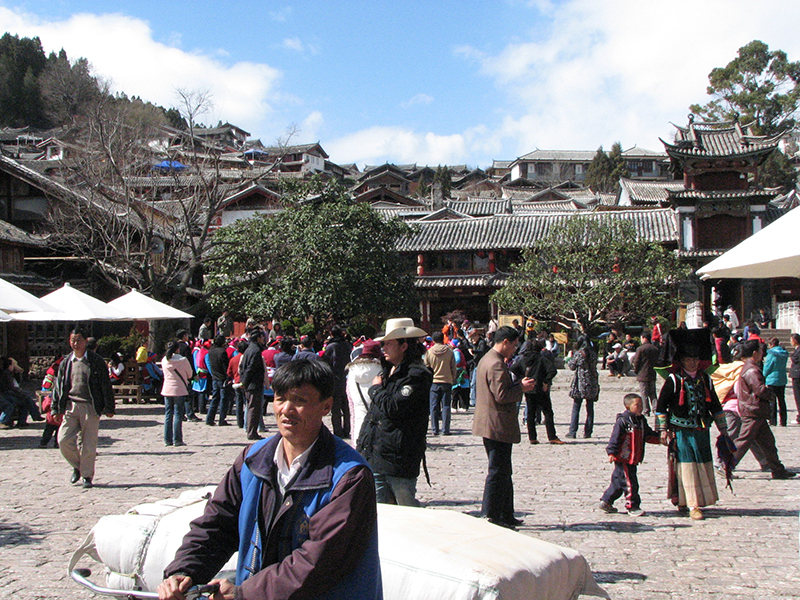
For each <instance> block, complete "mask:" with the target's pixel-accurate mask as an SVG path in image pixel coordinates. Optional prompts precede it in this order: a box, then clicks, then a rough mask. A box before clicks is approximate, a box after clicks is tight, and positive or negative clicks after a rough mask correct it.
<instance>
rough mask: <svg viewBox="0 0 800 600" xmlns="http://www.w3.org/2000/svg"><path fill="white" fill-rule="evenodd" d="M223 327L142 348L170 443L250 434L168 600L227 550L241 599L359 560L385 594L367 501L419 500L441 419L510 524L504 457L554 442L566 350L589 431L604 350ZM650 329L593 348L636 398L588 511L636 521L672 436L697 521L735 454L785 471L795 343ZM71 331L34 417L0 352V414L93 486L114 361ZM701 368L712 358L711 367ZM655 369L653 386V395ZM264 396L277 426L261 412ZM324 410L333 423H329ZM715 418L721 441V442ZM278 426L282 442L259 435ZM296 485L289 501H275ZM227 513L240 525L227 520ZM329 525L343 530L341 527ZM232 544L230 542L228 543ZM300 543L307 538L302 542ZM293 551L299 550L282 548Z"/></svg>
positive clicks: (339, 579) (521, 339) (371, 586)
mask: <svg viewBox="0 0 800 600" xmlns="http://www.w3.org/2000/svg"><path fill="white" fill-rule="evenodd" d="M228 319H229V316H228V315H227V314H224V315H223V316H222V317H220V320H218V321H217V322H216V324H215V323H214V321H213V320H211V319H204V322H203V325H202V327H201V328H200V330H199V331H198V335H197V337H196V338H195V339H194V340H192V339H191V337H190V335H189V332H188V331H186V330H180V331H178V332H176V335H175V336H174V339H171V340H170V341H169V342H168V343H167V346H166V348H165V353H164V355H163V358H161V360H157V358H156V357H153V356H150V357H146V358H145V360H146V364H151V365H155V366H157V367H158V369H156V370H153V373H154V375H153V377H152V378H151V381H150V383H151V384H152V385H156V386H158V388H159V389H158V394H159V396H160V397H163V401H164V432H163V439H164V444H166V445H167V446H183V445H185V444H186V442H185V440H184V432H183V423H184V422H185V421H197V422H203V423H205V426H208V427H219V426H226V425H228V424H229V419H231V420H232V418H234V417H235V424H236V425H237V426H238V427H239V428H241V429H242V430H243V434H244V436H245V437H246V438H247V440H248V441H251V442H253V443H252V444H250V445H248V447H247V448H246V449H245V450H244V452H243V453H242V454H241V456H240V457H239V458H238V459H237V461H236V462H235V463H234V465H233V466H232V467H231V470H230V471H229V472H228V474H227V475H226V477H225V479H224V480H223V482H222V483H221V484H220V487H219V488H218V490H217V492H216V493H215V495H214V497H213V498H212V500H211V501H210V502H209V504H208V507H207V509H206V513H205V515H204V516H203V517H202V518H201V519H199V520H197V521H195V522H194V523H193V524H192V531H191V532H190V534H189V535H187V537H186V538H185V540H184V543H183V545H182V546H181V549H180V550H179V551H178V554H177V556H176V559H175V561H174V562H173V563H172V564H171V565H170V566H169V567H168V568H167V570H166V572H165V581H164V583H163V584H162V586H161V588H160V594H161V597H162V598H165V599H167V598H170V599H172V598H174V599H180V598H181V596H182V594H183V591H185V590H186V588H187V586H188V585H191V583H192V582H199V581H207V580H208V579H209V578H210V577H211V576H213V574H214V573H215V572H216V570H217V568H216V567H217V565H219V566H221V565H222V564H223V563H224V562H225V561H226V560H227V558H228V557H229V556H230V554H232V553H233V552H234V551H236V550H237V549H238V550H239V552H240V564H239V567H238V569H237V576H236V581H235V582H219V584H220V586H221V590H224V591H225V593H226V594H232V595H235V594H239V596H237V597H247V596H246V595H242V592H241V590H243V589H246V588H252V589H256V588H257V589H259V590H267V591H269V590H272V591H274V590H282V591H288V592H292V591H293V590H295V589H306V590H308V589H313V590H314V591H315V592H320V591H331V590H332V589H334V588H336V586H337V585H339V584H343V583H344V582H350V583H349V584H352V581H351V579H350V578H351V577H352V574H353V573H354V571H352V570H351V569H354V568H357V565H361V566H360V567H358V568H363V569H366V571H364V572H366V573H369V574H370V576H369V577H367V578H366V579H363V580H362V579H359V585H362V586H364V587H363V590H362V591H363V596H361V597H365V598H367V597H379V593H376V584H377V583H376V582H379V581H380V572H379V567H377V566H376V564H375V557H376V554H374V551H375V546H374V544H375V538H374V533H375V531H376V529H375V503H376V502H379V503H391V504H400V505H406V506H419V502H418V500H417V497H416V495H417V488H416V486H417V480H418V478H419V476H420V474H422V473H424V475H425V477H426V479H428V472H427V467H426V460H425V456H426V449H427V445H428V436H439V435H441V436H449V435H452V434H453V431H452V429H451V421H452V414H453V412H454V411H456V412H458V411H462V412H469V411H473V412H474V415H473V420H472V434H473V435H475V436H477V437H479V438H481V439H482V443H483V446H484V449H485V452H486V457H487V470H486V477H485V481H484V490H483V498H482V514H483V516H484V517H485V518H487V519H488V520H489V521H490V522H491V523H494V524H496V525H499V526H501V527H506V528H511V529H514V528H516V527H517V526H519V525H520V524H521V523H522V521H521V520H520V519H518V518H517V516H516V514H515V510H514V486H513V480H512V473H513V468H512V448H513V445H514V444H516V443H519V442H520V441H521V439H522V435H521V428H520V420H522V423H523V425H524V426H526V427H527V434H528V435H527V437H528V442H529V443H530V444H538V443H540V441H539V438H538V436H537V430H536V427H537V425H539V424H542V423H543V424H544V428H545V431H546V434H547V441H548V442H549V443H550V444H557V445H563V444H565V441H562V440H561V439H560V438H559V437H558V435H557V433H556V429H555V418H554V414H553V406H552V399H551V397H550V391H551V386H552V383H553V380H554V378H555V377H556V376H557V373H558V370H557V368H556V364H557V361H560V359H561V358H562V356H561V355H562V353H564V352H565V351H566V352H565V354H566V355H565V356H563V359H564V360H565V366H566V367H567V369H569V370H570V371H571V372H572V374H571V376H570V377H571V385H570V387H569V397H570V398H571V399H572V412H571V416H570V424H569V430H568V432H567V433H566V436H565V437H566V438H567V439H574V438H575V437H577V434H578V431H579V423H580V420H581V412H582V410H585V415H586V416H585V420H584V424H583V429H582V434H583V437H586V438H588V437H591V436H592V435H593V433H594V431H593V428H594V403H595V402H596V401H597V400H598V398H599V393H600V379H599V376H598V366H600V368H601V369H602V368H603V367H602V363H603V361H602V358H601V357H600V353H599V352H598V344H597V342H596V341H595V340H593V339H591V338H589V336H586V335H579V336H577V338H576V339H575V341H574V342H573V343H572V344H563V343H559V342H558V341H557V338H556V336H555V335H553V334H552V333H548V332H544V331H538V332H537V331H534V329H533V327H532V326H527V327H524V328H523V327H521V326H520V324H519V323H518V322H515V323H512V325H507V326H499V324H497V323H496V322H491V323H489V324H488V326H487V327H486V328H479V327H476V326H475V325H474V324H472V323H470V322H469V321H462V322H461V323H456V322H455V321H452V320H450V321H448V322H447V323H445V324H444V326H443V327H442V329H441V330H438V329H437V330H435V331H432V332H430V335H429V333H428V332H426V331H424V330H423V329H421V328H419V327H417V326H415V324H414V322H413V320H412V319H408V318H396V319H389V320H388V321H386V323H385V328H384V331H383V332H381V335H379V336H378V337H375V338H374V339H370V338H359V339H355V340H353V339H350V337H349V336H348V335H347V332H346V330H345V329H343V328H342V327H339V326H333V327H331V328H330V330H329V331H328V334H327V336H323V335H322V334H314V335H308V336H301V337H300V339H298V340H295V339H294V338H292V337H291V336H289V335H285V333H284V332H283V331H281V329H280V327H279V325H278V324H274V325H273V326H271V327H268V328H265V327H262V326H259V325H258V324H255V323H249V324H248V327H247V329H246V331H245V333H244V334H243V335H241V336H238V337H236V336H233V324H232V322H231V323H229V322H228ZM215 325H216V327H215ZM651 325H652V326H651V328H649V329H647V330H645V331H643V332H642V334H641V335H640V336H639V337H638V339H635V338H634V337H633V336H631V335H630V334H620V333H619V332H611V333H610V334H609V335H608V336H607V337H606V340H605V341H606V348H608V349H609V351H608V352H607V353H605V359H606V368H608V369H609V370H610V371H612V374H614V375H619V373H618V372H617V370H618V369H619V368H620V367H619V366H614V365H615V364H616V363H617V361H619V360H620V356H621V354H620V353H619V350H620V348H623V349H625V351H626V352H627V353H628V356H627V357H626V363H625V364H627V367H626V369H625V370H624V371H622V373H624V374H627V373H630V374H631V375H633V376H635V377H636V380H637V383H638V386H639V393H629V394H626V395H624V397H623V398H622V405H623V406H622V408H623V411H622V412H621V413H620V414H619V415H618V416H617V418H616V421H615V424H614V427H613V431H612V434H611V438H610V440H609V443H608V446H607V448H606V453H607V456H608V461H609V462H610V463H612V464H613V465H614V469H613V473H612V475H611V483H610V485H609V487H608V488H607V489H606V490H605V492H604V493H603V495H602V497H601V499H600V504H599V508H600V510H602V511H604V512H606V513H616V512H618V509H617V508H615V507H614V503H615V502H616V501H617V500H618V499H619V498H621V497H624V499H625V508H626V510H627V513H628V514H629V515H631V516H634V517H636V516H639V515H641V514H643V510H642V507H641V496H640V494H639V489H638V488H639V485H638V477H637V468H638V466H639V465H640V464H641V462H642V460H643V458H644V449H645V444H646V443H652V444H662V445H665V446H667V450H666V456H667V458H668V460H667V465H668V468H667V472H666V476H667V480H668V486H667V488H668V497H669V499H670V500H671V501H672V502H673V504H674V505H675V506H676V507H677V508H678V510H679V511H680V512H682V513H686V514H688V515H689V516H690V517H691V518H692V519H702V518H703V509H704V508H705V507H708V506H712V505H713V504H715V503H716V502H717V500H718V491H717V482H716V480H717V479H719V478H723V479H728V480H729V479H730V478H732V477H734V475H733V471H734V470H735V468H736V466H737V464H738V463H739V462H740V461H741V459H742V457H743V456H744V454H745V453H746V452H747V451H748V450H752V452H753V455H754V457H755V458H756V459H757V460H758V461H759V463H760V464H761V466H762V468H763V469H764V470H767V471H770V472H771V474H772V477H773V478H774V479H787V478H791V477H793V476H794V475H795V473H793V472H791V471H789V470H788V469H786V467H785V466H784V465H783V463H782V462H781V461H780V459H779V457H778V451H777V448H776V445H775V438H774V436H773V435H772V432H771V429H770V425H771V424H772V425H775V424H778V423H779V424H780V425H782V426H785V425H786V420H787V409H786V403H785V387H786V385H787V384H788V379H789V378H791V379H792V385H793V386H794V389H795V398H800V394H798V385H800V336H798V335H797V334H795V335H793V336H792V346H793V352H792V353H791V354H790V353H789V352H787V351H786V350H785V349H783V348H782V347H781V345H780V342H779V341H778V340H776V339H774V340H770V343H769V348H767V344H765V343H764V340H762V339H761V338H760V336H759V333H760V330H759V329H758V328H757V325H753V324H749V323H748V324H747V325H746V330H747V339H744V340H737V339H736V338H735V337H734V335H733V333H732V332H727V331H725V329H723V328H725V327H726V325H725V324H724V321H723V323H721V324H720V325H719V326H717V327H716V328H714V330H713V335H712V332H711V330H709V329H708V328H702V329H693V330H689V329H687V328H685V327H679V328H676V329H674V330H671V331H668V332H664V331H663V329H662V328H661V326H660V323H659V322H658V321H657V320H656V319H654V320H653V322H652V323H651ZM656 325H658V327H656ZM214 329H216V331H214ZM720 340H722V342H720ZM69 341H70V348H71V352H70V353H69V354H67V355H66V356H64V357H63V358H62V359H59V360H58V361H56V362H55V363H54V364H53V365H52V366H51V367H50V369H49V370H48V374H47V376H46V377H45V381H44V382H43V386H42V387H43V389H44V390H46V391H47V392H48V398H46V400H45V402H44V403H43V409H44V411H45V416H44V417H43V416H42V415H41V414H39V411H38V407H37V406H36V402H35V401H34V400H33V398H32V397H30V396H27V395H25V394H24V393H23V392H21V391H19V389H18V388H19V386H18V384H16V385H15V383H16V380H15V377H14V374H15V370H14V365H13V363H12V362H11V361H10V360H9V359H5V358H4V359H3V360H2V366H3V371H2V376H0V402H2V404H0V410H2V413H1V414H0V425H5V426H7V427H8V426H12V425H13V424H14V422H16V423H17V424H18V425H19V424H20V423H21V424H24V423H25V422H26V419H27V418H31V419H34V420H41V419H43V418H46V419H47V423H46V425H45V430H44V433H43V437H42V443H43V445H47V443H48V442H49V441H50V439H51V438H52V437H53V436H54V434H56V432H57V434H56V435H55V439H56V443H57V445H58V447H59V448H60V450H61V454H62V455H63V456H64V458H65V460H66V462H67V463H68V465H69V466H70V467H71V468H72V474H71V477H70V481H71V482H72V483H78V482H81V481H82V484H83V487H85V488H91V487H92V486H93V483H92V482H93V478H94V471H95V458H96V448H97V435H98V429H99V424H100V418H101V416H105V417H109V418H110V417H113V416H114V412H115V404H114V392H113V388H112V383H113V380H114V378H115V377H118V376H119V375H120V373H122V372H123V370H122V369H120V364H124V361H123V360H122V358H123V357H121V356H118V357H112V358H111V359H110V360H109V361H108V362H107V361H105V360H103V358H101V357H100V356H99V355H98V354H97V352H96V351H94V350H93V349H92V346H91V343H90V341H89V340H87V338H86V335H85V333H84V332H83V331H82V330H80V329H79V328H76V329H75V330H73V331H72V332H71V334H70V340H69ZM790 361H791V367H790V368H789V369H788V374H787V366H788V365H789V362H790ZM712 363H716V365H717V366H718V368H717V371H715V372H714V374H713V375H709V374H708V372H707V371H708V367H709V366H710V365H711V364H712ZM762 363H763V366H762ZM657 369H660V370H661V374H662V375H663V377H664V383H663V385H662V386H661V387H660V391H657ZM523 401H524V412H523V414H522V419H520V409H521V407H522V406H523ZM268 404H270V405H271V406H272V409H273V414H274V419H275V423H274V425H273V424H272V423H271V422H270V423H269V424H267V423H265V408H266V406H267V405H268ZM798 408H800V407H798ZM202 413H205V416H204V419H201V418H200V417H199V416H198V414H202ZM798 414H799V415H800V411H798ZM328 415H330V418H331V425H332V430H333V431H332V432H329V431H328V429H327V428H326V427H325V426H324V425H323V424H322V420H323V418H324V417H327V416H328ZM650 415H653V421H652V425H653V426H652V427H651V424H650V422H648V417H649V416H650ZM8 419H11V421H8ZM15 420H16V421H15ZM231 424H232V423H231ZM712 424H714V425H715V426H716V427H717V429H718V431H719V434H720V435H719V438H718V440H717V443H716V444H715V445H712V442H711V433H710V427H711V425H712ZM273 426H274V427H276V429H277V433H276V434H274V435H271V436H268V437H266V438H265V437H263V436H262V433H264V432H265V431H266V430H267V429H271V428H272V427H273ZM347 440H349V442H350V443H349V444H348V443H347ZM714 446H716V452H715V451H714ZM598 466H599V463H598ZM309 491H314V493H311V494H310V493H309ZM289 496H292V497H293V498H294V500H295V501H297V502H298V505H297V507H296V508H290V509H288V510H283V509H280V510H277V509H275V508H274V507H276V506H279V505H280V504H281V502H283V501H284V500H285V499H286V498H288V497H289ZM286 506H291V503H288V504H286ZM231 515H239V516H238V517H236V518H235V519H233V520H231ZM242 515H244V516H242ZM331 519H333V520H335V522H337V523H339V525H338V526H337V527H336V528H335V530H334V529H332V528H331V527H330V522H331ZM359 524H360V525H359ZM273 531H282V532H284V533H285V532H293V533H291V534H290V535H289V538H291V542H286V544H284V543H283V542H281V543H278V544H277V545H276V546H274V547H273V546H270V545H269V544H270V542H268V541H269V539H271V538H270V537H269V535H270V534H271V532H273ZM236 532H238V535H231V534H232V533H236ZM281 535H282V536H283V534H281ZM264 536H267V537H264ZM289 538H286V539H287V540H288V539H289ZM281 539H283V537H281ZM230 540H239V547H238V548H237V547H234V546H232V545H231V543H230ZM264 540H266V541H267V542H268V543H267V545H264V543H263V541H264ZM309 540H310V541H312V542H313V543H311V544H308V545H307V544H305V542H306V541H309ZM341 548H347V551H346V554H347V555H348V556H347V558H346V564H347V565H348V566H347V568H346V569H345V570H344V571H343V572H339V573H338V575H337V576H336V577H333V578H332V579H330V581H323V579H321V578H320V577H321V575H320V574H328V575H330V573H329V571H328V569H329V567H328V565H329V564H330V561H332V560H334V557H335V559H336V560H341V556H339V553H340V552H341ZM294 550H300V551H301V554H302V555H303V560H300V561H297V560H295V559H293V558H291V557H292V556H293V554H292V552H293V551H294ZM253 565H255V567H254V566H253ZM376 569H377V570H376ZM283 575H288V577H284V576H283ZM328 575H326V577H327V576H328ZM349 584H348V585H349ZM286 586H289V587H290V588H292V589H288V588H287V587H286ZM306 586H310V587H306ZM331 586H333V587H331ZM265 593H266V594H267V596H268V593H267V592H265ZM226 597H227V595H226ZM231 597H233V596H231ZM256 597H258V595H257V594H256Z"/></svg>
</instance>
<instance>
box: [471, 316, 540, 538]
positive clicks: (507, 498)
mask: <svg viewBox="0 0 800 600" xmlns="http://www.w3.org/2000/svg"><path fill="white" fill-rule="evenodd" d="M518 344H519V332H518V331H517V330H516V329H514V328H513V327H508V326H505V327H501V328H500V329H498V330H497V331H496V332H495V334H494V346H493V347H492V349H491V350H489V351H488V352H487V353H486V354H485V355H484V357H483V358H482V359H481V362H480V363H478V368H477V370H476V372H475V376H476V377H477V381H476V383H475V385H476V405H475V419H474V421H473V423H472V433H473V435H477V436H480V437H482V438H483V446H484V448H485V449H486V456H487V457H488V459H489V472H488V474H487V475H486V483H485V485H484V488H483V507H482V512H483V516H485V517H486V518H487V519H488V520H489V521H490V522H491V523H494V524H496V525H500V526H501V527H507V528H509V529H514V528H515V527H516V526H517V525H521V524H522V521H520V520H519V519H516V518H515V517H514V484H513V482H512V480H511V449H512V448H513V445H514V444H518V443H519V441H520V432H519V419H518V417H517V403H518V402H520V401H521V400H522V393H523V392H532V391H533V389H534V387H535V385H536V382H535V381H534V380H533V379H529V378H527V377H526V378H524V379H523V380H522V381H516V382H515V381H513V380H512V378H511V372H510V371H509V370H508V366H507V365H506V361H507V360H509V359H510V358H511V357H512V356H514V353H515V352H516V350H517V346H518Z"/></svg>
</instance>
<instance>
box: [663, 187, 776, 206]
mask: <svg viewBox="0 0 800 600" xmlns="http://www.w3.org/2000/svg"><path fill="white" fill-rule="evenodd" d="M681 187H683V186H681ZM777 195H778V194H777V193H775V192H771V191H769V190H720V191H710V190H685V189H680V190H678V191H675V192H670V194H669V198H670V199H676V200H688V199H691V200H736V199H741V198H753V197H758V196H761V197H762V198H763V199H764V202H769V201H770V200H772V198H774V197H775V196H777Z"/></svg>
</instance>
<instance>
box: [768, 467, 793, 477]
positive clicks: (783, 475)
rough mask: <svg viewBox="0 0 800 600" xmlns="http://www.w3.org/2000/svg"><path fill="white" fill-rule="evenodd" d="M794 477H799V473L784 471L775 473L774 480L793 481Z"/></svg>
mask: <svg viewBox="0 0 800 600" xmlns="http://www.w3.org/2000/svg"><path fill="white" fill-rule="evenodd" d="M792 477H797V473H795V472H794V471H787V470H786V469H784V470H783V471H773V472H772V478H773V479H791V478H792Z"/></svg>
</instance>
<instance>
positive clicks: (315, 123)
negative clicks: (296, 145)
mask: <svg viewBox="0 0 800 600" xmlns="http://www.w3.org/2000/svg"><path fill="white" fill-rule="evenodd" d="M324 124H325V119H324V118H323V117H322V113H321V112H319V111H318V110H315V111H313V112H312V113H311V114H309V115H308V116H307V117H306V118H305V119H303V122H302V123H301V124H300V131H299V132H298V135H299V137H300V139H303V140H306V141H307V142H312V141H321V140H320V139H319V130H320V129H321V128H322V126H323V125H324Z"/></svg>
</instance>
